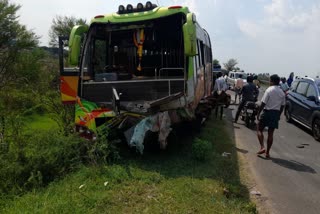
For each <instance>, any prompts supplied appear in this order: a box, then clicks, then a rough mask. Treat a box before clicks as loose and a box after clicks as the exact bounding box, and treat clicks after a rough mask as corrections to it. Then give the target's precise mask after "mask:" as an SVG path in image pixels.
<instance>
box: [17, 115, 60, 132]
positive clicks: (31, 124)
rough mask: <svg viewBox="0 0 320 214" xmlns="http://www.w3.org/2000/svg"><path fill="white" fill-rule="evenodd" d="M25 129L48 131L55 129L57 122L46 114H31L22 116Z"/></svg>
mask: <svg viewBox="0 0 320 214" xmlns="http://www.w3.org/2000/svg"><path fill="white" fill-rule="evenodd" d="M23 121H24V123H25V129H26V131H37V130H38V131H48V130H50V129H57V128H58V125H57V123H56V122H55V121H54V120H52V119H51V118H50V117H49V115H47V114H31V115H28V116H26V117H24V118H23Z"/></svg>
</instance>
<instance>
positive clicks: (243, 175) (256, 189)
mask: <svg viewBox="0 0 320 214" xmlns="http://www.w3.org/2000/svg"><path fill="white" fill-rule="evenodd" d="M237 107H238V106H234V105H232V106H230V108H231V109H232V108H237ZM231 109H229V108H228V109H225V114H224V119H225V121H226V125H227V129H228V132H229V133H230V136H232V139H233V140H234V143H235V147H236V151H237V157H238V160H239V161H238V163H239V173H240V179H241V182H242V183H243V184H244V185H245V186H247V188H248V192H249V194H250V199H251V201H252V202H254V203H255V204H256V206H257V211H258V213H262V214H269V213H275V212H274V211H273V208H272V206H271V204H270V203H269V202H268V198H267V197H266V196H264V194H263V193H265V192H266V190H265V189H264V188H263V186H261V185H259V177H258V176H257V175H256V174H255V172H254V171H253V170H252V167H250V165H251V164H250V161H252V160H249V159H248V158H247V157H246V155H245V154H246V153H247V152H248V151H247V150H243V149H241V148H242V146H241V145H242V144H243V143H245V142H242V141H241V140H242V138H241V136H239V133H237V131H236V129H235V127H234V124H233V122H232V120H233V117H232V112H231ZM251 193H256V194H251ZM259 193H261V195H259Z"/></svg>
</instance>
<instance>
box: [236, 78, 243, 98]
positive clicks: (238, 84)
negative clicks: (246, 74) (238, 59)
mask: <svg viewBox="0 0 320 214" xmlns="http://www.w3.org/2000/svg"><path fill="white" fill-rule="evenodd" d="M242 87H243V79H242V74H240V75H239V77H238V78H237V79H236V80H235V83H234V93H235V98H234V103H237V96H239V103H240V100H241V99H240V98H241V97H240V96H241V94H240V92H241V90H242Z"/></svg>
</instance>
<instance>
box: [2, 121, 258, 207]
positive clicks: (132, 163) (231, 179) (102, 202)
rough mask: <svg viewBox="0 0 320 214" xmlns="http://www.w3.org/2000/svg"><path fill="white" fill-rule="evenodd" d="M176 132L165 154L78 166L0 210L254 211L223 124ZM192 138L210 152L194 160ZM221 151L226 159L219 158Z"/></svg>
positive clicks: (153, 152) (211, 123) (125, 155)
mask: <svg viewBox="0 0 320 214" xmlns="http://www.w3.org/2000/svg"><path fill="white" fill-rule="evenodd" d="M180 129H182V130H180V131H176V132H177V134H175V133H173V134H172V135H171V137H170V139H171V140H170V142H169V147H168V149H167V150H166V151H158V150H152V149H149V150H148V151H145V154H144V155H143V156H139V155H138V154H135V153H131V152H128V151H127V149H126V152H123V153H122V160H121V161H119V162H117V163H116V164H113V165H108V166H107V165H99V166H96V167H86V166H83V167H82V168H81V169H80V170H78V171H77V172H75V173H72V174H69V175H68V176H67V177H65V178H64V179H63V180H60V181H55V182H52V183H51V184H50V185H49V186H48V187H47V188H44V189H38V190H35V191H32V192H30V193H27V194H25V195H23V196H21V197H17V198H16V199H14V200H11V201H7V202H6V205H5V206H4V207H3V209H2V212H4V213H255V212H256V209H255V205H254V204H252V203H251V202H250V200H249V195H248V190H247V189H246V187H245V186H243V185H242V184H241V182H240V178H239V169H238V163H237V157H236V151H235V147H234V143H233V142H232V138H231V136H229V135H228V132H227V130H226V126H225V122H224V121H220V120H214V119H211V120H210V121H208V122H207V123H206V124H205V126H204V127H203V128H202V129H201V132H200V133H195V132H193V131H192V129H191V128H190V127H183V128H180ZM179 132H180V134H179ZM181 133H182V134H181ZM183 133H184V134H183ZM185 133H189V134H188V135H187V136H186V134H185ZM195 138H198V139H201V140H203V141H207V142H209V143H211V145H212V146H210V147H206V148H208V149H209V150H210V151H209V155H207V156H206V158H205V159H201V160H198V159H195V158H194V155H193V149H194V147H193V146H192V142H193V140H194V139H195ZM146 147H147V148H148V146H146ZM223 152H229V153H231V156H230V157H223V156H222V153H223Z"/></svg>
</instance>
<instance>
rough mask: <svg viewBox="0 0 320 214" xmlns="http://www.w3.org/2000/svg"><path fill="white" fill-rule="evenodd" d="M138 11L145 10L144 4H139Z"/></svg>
mask: <svg viewBox="0 0 320 214" xmlns="http://www.w3.org/2000/svg"><path fill="white" fill-rule="evenodd" d="M137 9H138V10H139V11H141V10H143V4H142V3H138V4H137Z"/></svg>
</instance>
